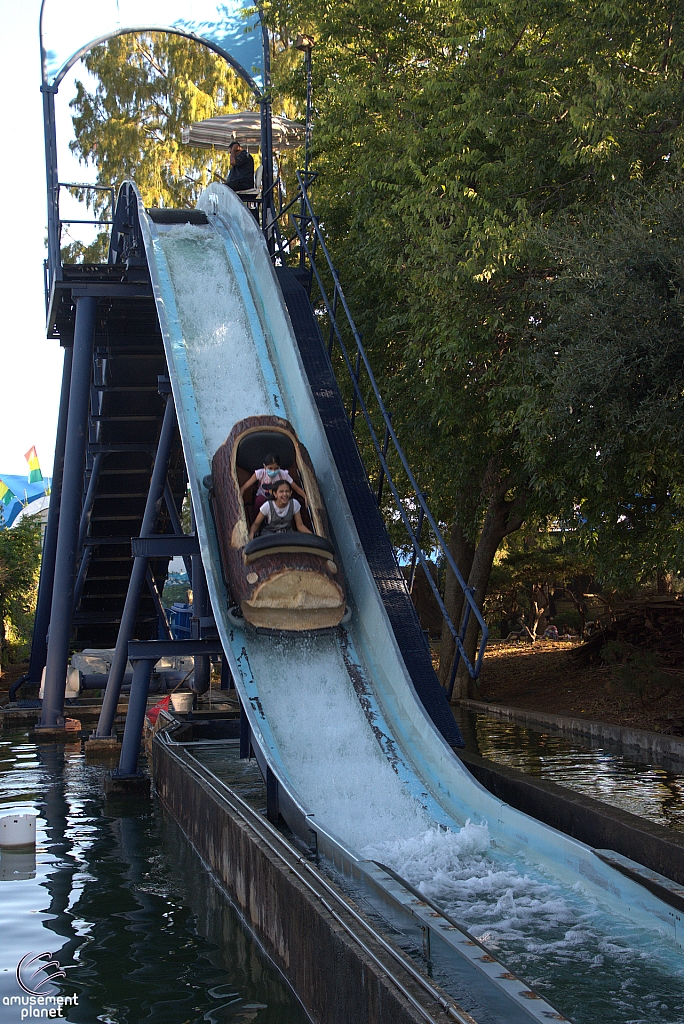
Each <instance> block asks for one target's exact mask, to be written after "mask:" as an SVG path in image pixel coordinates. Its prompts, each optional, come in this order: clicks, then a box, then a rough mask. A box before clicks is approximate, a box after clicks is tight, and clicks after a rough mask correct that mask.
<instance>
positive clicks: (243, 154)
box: [226, 139, 254, 192]
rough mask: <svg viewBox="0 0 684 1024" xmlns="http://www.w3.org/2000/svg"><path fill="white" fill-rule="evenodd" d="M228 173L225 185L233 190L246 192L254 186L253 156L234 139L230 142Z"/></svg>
mask: <svg viewBox="0 0 684 1024" xmlns="http://www.w3.org/2000/svg"><path fill="white" fill-rule="evenodd" d="M228 152H229V153H230V174H229V175H228V180H227V181H226V185H227V186H228V188H232V190H233V192H247V191H248V190H249V189H253V188H254V157H251V156H250V155H249V153H248V152H247V150H246V149H243V148H242V146H241V145H240V143H239V142H238V141H237V139H235V140H234V141H233V142H231V144H230V149H229V151H228Z"/></svg>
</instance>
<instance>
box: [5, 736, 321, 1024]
mask: <svg viewBox="0 0 684 1024" xmlns="http://www.w3.org/2000/svg"><path fill="white" fill-rule="evenodd" d="M105 770H106V769H104V768H102V767H99V766H93V765H90V764H87V763H86V761H85V758H84V756H83V755H82V753H81V750H80V747H79V746H75V747H73V748H71V749H70V748H69V747H64V746H60V745H52V744H50V745H40V746H36V745H34V744H30V743H28V741H27V738H26V736H25V734H24V735H9V736H8V735H7V734H5V735H4V736H3V738H2V740H1V741H0V814H4V813H9V812H15V811H31V810H35V811H37V812H38V813H39V815H40V818H39V821H38V844H37V848H36V864H35V877H30V874H31V872H30V871H28V872H23V873H22V872H19V873H18V874H16V875H13V880H12V881H7V882H0V1001H1V1000H2V999H3V997H5V996H7V997H9V998H11V997H12V996H17V995H21V994H22V993H21V991H20V989H19V987H18V985H17V982H16V978H15V969H16V965H17V962H18V960H19V959H20V958H21V957H22V956H23V955H24V954H25V953H28V952H29V951H31V952H34V953H39V952H43V951H46V950H49V951H50V952H52V953H53V955H54V958H55V959H56V960H57V961H58V963H59V964H60V965H62V966H63V967H64V968H65V969H66V979H64V980H61V981H58V982H55V983H52V984H43V985H40V991H41V992H48V993H50V992H52V993H53V994H57V993H61V994H62V995H67V994H68V995H71V994H76V996H77V998H78V1004H77V1005H73V1006H69V1007H65V1008H64V1010H63V1016H62V1019H64V1020H69V1021H73V1022H79V1024H93V1022H95V1021H102V1022H104V1024H138V1022H142V1021H145V1022H146V1024H156V1022H159V1024H189V1022H195V1021H197V1022H199V1021H202V1022H205V1021H206V1022H209V1024H237V1022H247V1021H254V1022H256V1024H305V1022H306V1021H308V1017H307V1016H306V1014H305V1013H304V1011H303V1009H302V1008H301V1005H300V1004H299V1002H298V1001H297V999H296V997H295V996H294V995H293V993H292V992H291V990H290V989H289V988H288V986H287V984H286V983H285V981H284V980H283V978H282V976H281V975H280V974H279V973H278V971H277V970H276V969H275V967H274V966H273V964H272V963H271V962H270V961H269V960H268V958H267V957H266V956H265V954H264V953H263V951H262V950H261V949H260V947H259V946H258V945H257V943H256V942H255V941H254V940H253V938H252V937H251V936H250V935H249V933H248V932H247V931H246V929H245V928H244V927H243V925H242V924H241V922H240V920H239V918H238V915H237V913H236V912H235V910H234V909H233V908H232V907H231V905H230V904H229V903H228V901H227V900H226V899H225V898H224V896H223V895H222V894H221V892H220V890H219V889H218V888H217V887H216V886H215V885H214V884H213V883H212V881H211V880H210V878H209V877H208V875H207V873H206V871H205V869H204V868H203V866H202V864H201V862H200V860H199V858H198V857H197V855H196V854H195V853H194V851H193V850H192V847H191V846H190V845H189V844H188V843H187V841H186V840H185V838H184V836H183V834H182V833H181V832H180V830H179V829H178V827H177V826H176V825H175V823H174V822H173V821H172V820H171V819H170V818H169V817H168V816H167V815H164V814H162V813H161V811H160V809H159V807H158V806H154V807H153V806H152V805H150V804H149V803H141V804H140V805H138V806H136V807H131V806H129V807H128V809H126V808H122V807H116V808H113V807H112V806H111V805H109V804H105V803H104V801H103V797H102V796H101V783H102V777H103V775H104V772H105ZM3 863H4V864H5V866H6V867H7V866H8V865H7V861H6V858H2V859H0V873H1V872H2V866H3ZM26 875H28V876H29V877H26ZM43 978H44V974H41V975H39V976H38V978H37V979H36V982H37V983H40V982H41V981H42V979H43ZM36 982H34V983H33V984H34V985H35V984H36ZM15 1018H16V1020H17V1021H19V1020H20V1009H19V1007H17V1006H12V1007H10V1008H9V1009H7V1004H5V1005H4V1006H3V1008H2V1012H1V1013H0V1019H2V1021H3V1024H5V1021H6V1024H13V1021H14V1019H15Z"/></svg>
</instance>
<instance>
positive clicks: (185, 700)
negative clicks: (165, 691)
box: [171, 693, 195, 714]
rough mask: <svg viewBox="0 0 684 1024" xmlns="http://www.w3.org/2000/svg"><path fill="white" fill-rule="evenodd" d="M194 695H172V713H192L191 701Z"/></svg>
mask: <svg viewBox="0 0 684 1024" xmlns="http://www.w3.org/2000/svg"><path fill="white" fill-rule="evenodd" d="M194 696H195V695H194V693H172V694H171V704H172V706H173V710H174V711H180V712H181V713H183V714H187V712H188V711H192V701H193V698H194Z"/></svg>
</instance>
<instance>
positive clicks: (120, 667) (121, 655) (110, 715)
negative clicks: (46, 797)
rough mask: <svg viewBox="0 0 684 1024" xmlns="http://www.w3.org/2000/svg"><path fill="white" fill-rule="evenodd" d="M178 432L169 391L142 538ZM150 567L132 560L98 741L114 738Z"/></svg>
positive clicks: (153, 517)
mask: <svg viewBox="0 0 684 1024" xmlns="http://www.w3.org/2000/svg"><path fill="white" fill-rule="evenodd" d="M175 432H176V413H175V409H174V406H173V396H172V395H171V392H170V391H169V392H168V393H167V395H166V408H165V410H164V420H163V422H162V428H161V433H160V435H159V444H158V445H157V455H156V458H155V460H154V469H153V470H152V479H151V480H150V489H149V491H148V493H147V501H146V503H145V513H144V515H143V521H142V526H141V529H140V535H141V536H142V537H147V536H149V535H150V534H151V533H153V532H154V528H155V526H156V525H157V518H158V516H159V509H160V507H161V503H162V498H163V496H164V484H165V482H166V476H167V473H168V467H169V458H170V456H171V447H172V445H173V439H174V435H175ZM147 566H148V558H147V556H146V555H137V556H136V558H135V559H134V561H133V568H132V570H131V578H130V581H129V584H128V592H127V594H126V602H125V604H124V610H123V613H122V615H121V623H120V625H119V633H118V636H117V640H116V649H115V651H114V657H113V658H112V664H111V667H110V669H109V679H108V681H107V689H106V690H105V695H104V700H103V702H102V711H101V712H100V718H99V721H98V723H97V729H96V730H95V733H94V735H95V737H96V738H97V739H102V738H104V737H109V736H111V735H112V727H113V725H114V718H115V716H116V706H117V704H118V702H119V694H120V693H121V685H122V683H123V677H124V672H125V671H126V662H127V661H128V641H129V640H130V639H131V638H132V636H133V630H134V628H135V620H136V618H137V615H138V605H139V604H140V595H141V593H142V588H143V586H144V584H145V579H146V576H147Z"/></svg>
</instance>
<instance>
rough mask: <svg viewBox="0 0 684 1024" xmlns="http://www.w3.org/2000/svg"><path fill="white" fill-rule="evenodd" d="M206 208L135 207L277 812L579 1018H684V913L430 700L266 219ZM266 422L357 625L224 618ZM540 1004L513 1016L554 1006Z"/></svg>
mask: <svg viewBox="0 0 684 1024" xmlns="http://www.w3.org/2000/svg"><path fill="white" fill-rule="evenodd" d="M198 206H199V208H200V209H201V210H203V211H204V212H205V213H206V215H207V223H206V224H192V225H191V224H173V225H163V224H154V223H152V221H151V220H149V219H148V218H147V216H146V215H145V212H144V210H143V209H142V206H141V208H140V216H141V221H142V224H143V231H144V235H145V244H146V249H147V255H148V262H149V265H150V272H151V276H152V281H153V286H154V290H155V298H156V301H157V307H158V311H159V318H160V324H161V328H162V333H163V335H164V343H165V346H166V352H167V360H168V365H169V373H170V376H171V382H172V386H173V392H174V398H175V402H176V408H177V413H178V420H179V425H180V430H181V436H182V440H183V447H184V451H185V457H186V462H187V467H188V473H189V478H190V486H191V490H192V496H193V503H194V507H195V512H196V521H197V531H198V535H199V538H200V546H201V552H202V559H203V563H204V566H205V570H206V574H207V580H208V587H209V592H210V597H211V604H212V609H213V612H214V616H215V619H216V622H217V626H218V629H219V633H220V635H221V640H222V643H223V646H224V649H225V651H226V652H227V655H228V657H229V660H230V663H231V670H232V672H233V676H234V678H235V681H236V687H237V689H238V692H239V694H240V698H241V700H242V703H243V706H244V707H245V710H246V713H247V716H248V718H249V723H250V727H251V731H252V736H253V743H254V745H255V748H258V756H259V758H260V764H261V765H262V768H268V769H269V770H270V771H271V772H272V773H273V775H274V777H275V778H276V779H277V780H278V783H279V787H280V806H281V810H282V811H283V813H284V814H285V816H286V817H288V816H289V817H290V820H291V821H292V820H294V819H297V821H298V822H299V824H300V826H301V824H302V823H304V824H306V825H307V826H308V828H309V830H310V831H311V832H312V833H315V834H316V837H317V844H318V849H319V851H321V852H323V853H324V854H328V855H329V856H330V858H331V859H332V860H335V862H336V863H338V864H344V865H347V867H348V866H349V865H353V866H354V871H355V872H356V873H357V874H358V875H363V874H364V872H371V873H372V870H373V865H372V864H371V863H370V862H371V861H378V862H381V863H383V864H386V865H388V866H389V867H390V868H392V869H393V870H394V871H396V872H397V873H398V874H400V875H401V876H402V877H404V878H406V879H407V881H409V882H410V883H411V884H412V885H413V886H415V887H416V888H418V889H419V890H420V891H421V892H423V893H425V895H426V896H428V897H430V898H431V899H434V900H435V901H436V902H438V903H440V905H442V906H444V907H445V908H446V909H447V910H449V911H450V913H451V914H452V915H453V916H454V917H455V918H457V919H458V920H459V921H460V922H462V923H463V924H464V925H465V926H466V927H467V928H469V929H470V931H471V932H472V933H473V934H474V935H475V936H476V937H478V938H481V939H482V940H483V941H484V942H485V943H486V944H487V945H488V947H490V948H491V949H492V951H493V953H494V955H496V956H498V955H501V956H502V957H504V958H505V959H506V961H507V963H508V964H509V965H511V966H512V967H513V968H514V969H515V970H517V971H518V972H519V973H520V974H521V975H523V976H524V977H525V978H526V980H527V982H528V983H529V984H531V985H533V986H534V987H535V988H536V989H537V990H538V991H539V992H542V993H544V994H545V995H547V996H548V998H550V999H551V1000H552V1001H553V1002H554V1003H555V1004H556V1005H558V1006H559V1007H560V1008H561V1009H562V1010H563V1012H564V1013H566V1014H567V1015H568V1016H570V1017H573V1018H574V1019H576V1020H577V1021H587V1022H589V1021H595V1020H598V1019H601V1020H602V1021H612V1022H623V1021H624V1022H627V1021H630V1022H636V1021H642V1020H643V1021H648V1022H649V1024H653V1022H662V1024H674V1022H677V1021H683V1022H684V980H683V978H682V963H681V949H680V946H681V940H682V922H681V916H680V915H679V914H678V913H677V911H675V910H674V909H673V908H671V907H669V906H667V905H665V904H664V903H662V902H660V901H659V900H658V899H657V898H656V897H655V896H653V895H651V894H650V893H649V892H647V891H646V890H645V889H643V888H642V887H641V886H639V885H637V884H636V883H634V882H632V881H631V880H629V879H628V878H625V877H624V876H623V875H621V874H619V873H618V872H616V871H614V870H613V869H612V868H610V867H609V866H607V865H606V864H604V863H603V862H602V861H601V860H600V859H599V858H598V857H597V856H596V855H595V854H594V853H593V852H592V851H591V850H590V849H589V848H588V847H586V846H584V845H583V844H581V843H578V842H576V841H574V840H572V839H570V838H569V837H567V836H564V835H562V834H560V833H558V832H555V831H554V830H553V829H550V828H548V827H547V826H544V825H542V824H541V823H539V822H537V821H535V820H533V819H531V818H528V817H527V816H526V815H524V814H522V813H520V812H518V811H515V810H514V809H512V808H510V807H508V806H507V805H505V804H502V803H501V802H500V801H499V800H497V799H496V798H494V797H493V796H492V795H491V794H489V793H488V792H487V791H486V790H485V789H483V787H481V786H480V785H479V784H478V783H477V782H476V781H475V780H474V779H473V778H472V776H470V774H469V773H468V772H467V771H466V770H465V769H464V768H463V766H462V764H461V763H460V761H459V760H458V759H457V758H456V757H455V755H454V754H453V752H452V750H451V749H450V748H449V746H448V745H447V743H446V742H445V741H444V739H443V738H442V737H441V735H440V734H439V732H438V731H437V730H436V728H435V726H434V725H433V723H432V722H431V721H430V719H429V718H428V716H427V714H426V713H425V710H424V708H423V707H422V705H421V704H420V702H419V701H418V699H417V697H416V694H415V690H414V688H413V685H412V682H411V679H410V677H409V675H408V672H407V670H406V667H405V665H404V663H403V661H402V658H401V655H400V652H399V649H398V646H397V643H396V640H395V637H394V635H393V633H392V630H391V627H390V624H389V621H388V619H387V615H386V612H385V609H384V607H383V604H382V601H381V600H380V596H379V594H378V590H377V587H376V585H375V582H374V580H373V578H372V576H371V574H370V571H369V568H368V565H367V562H366V559H365V557H364V554H363V550H362V547H361V544H360V542H359V538H358V535H357V533H356V529H355V526H354V520H353V517H352V514H351V512H350V509H349V507H348V505H347V502H346V498H345V494H344V489H343V487H342V485H341V482H340V478H339V476H338V473H337V469H336V466H335V463H334V460H333V459H332V457H331V454H330V449H329V447H328V442H327V439H326V436H325V432H324V430H323V428H322V425H321V422H320V419H319V417H318V413H317V410H316V407H315V405H314V401H313V398H312V395H311V391H310V388H309V385H308V383H307V381H306V377H305V374H304V371H303V367H302V363H301V359H300V356H299V352H298V349H297V344H296V339H295V337H294V335H293V331H292V326H291V324H290V321H289V318H288V315H287V311H286V308H285V305H284V302H283V299H282V295H281V293H280V290H279V287H278V284H277V280H276V277H275V273H274V270H273V268H272V265H271V261H270V258H269V255H268V252H267V249H266V246H265V244H264V241H263V238H262V236H261V234H260V232H259V230H258V227H257V224H256V222H255V220H254V218H253V217H252V215H251V214H250V213H249V212H248V211H247V210H246V209H245V208H244V207H243V206H242V204H241V203H240V201H239V200H238V199H237V197H235V196H234V195H233V194H232V193H231V192H230V191H229V190H228V189H226V188H225V187H224V186H221V185H212V186H210V187H209V189H208V190H207V191H206V192H205V193H204V194H203V196H202V197H201V199H200V202H199V204H198ZM264 415H266V416H268V415H271V416H283V417H285V418H286V419H288V420H289V421H290V422H291V423H292V425H293V427H294V429H295V431H296V433H297V435H298V437H299V438H300V440H301V441H302V443H303V444H305V445H306V447H307V448H308V450H309V453H310V455H311V459H312V463H313V466H314V469H315V471H316V475H317V478H318V481H319V485H320V488H321V492H322V494H323V497H324V500H325V503H326V506H327V510H328V515H329V519H330V525H331V530H332V536H333V541H334V544H335V548H336V550H337V552H338V554H339V560H340V564H341V569H342V571H343V572H344V577H345V580H346V583H347V590H348V595H349V602H350V605H351V607H352V619H351V622H350V624H349V626H348V627H347V629H346V630H344V631H339V632H336V633H331V634H328V635H324V636H316V637H308V638H302V637H297V638H294V637H292V636H291V635H290V636H287V635H281V636H263V635H257V634H256V633H254V632H252V631H242V630H239V629H236V628H235V627H234V625H232V624H231V622H230V621H229V619H228V617H227V612H228V606H229V601H228V595H227V592H226V587H225V583H224V579H223V573H222V568H221V562H220V558H219V550H218V544H217V538H216V534H215V530H214V524H213V519H212V514H211V509H210V505H209V495H208V491H207V489H206V487H205V486H204V484H203V481H204V478H205V477H206V476H207V475H208V474H209V473H210V471H211V460H212V457H213V455H214V453H215V451H216V449H217V448H218V447H219V445H221V444H222V443H223V442H224V441H225V439H226V438H227V436H228V434H229V433H230V431H231V429H232V427H233V425H234V424H235V423H236V422H237V421H238V420H240V419H245V418H247V417H249V416H264ZM300 830H301V829H300ZM578 972H581V974H582V976H583V978H584V979H585V981H584V982H582V983H579V984H578ZM499 976H500V977H505V976H504V975H499ZM493 983H494V982H493ZM497 984H499V985H502V984H503V983H502V982H497ZM519 987H520V985H519V984H518V988H519ZM518 1002H519V1003H520V1000H518ZM547 1010H548V1007H547V1009H546V1010H544V1013H546V1012H547ZM526 1012H527V1011H525V1010H524V1008H523V1009H520V1010H519V1011H517V1010H516V1013H518V1014H519V1015H518V1016H513V1015H511V1016H510V1017H509V1018H508V1019H509V1020H511V1021H512V1020H514V1019H515V1020H518V1019H520V1020H524V1019H529V1020H533V1019H538V1020H541V1019H543V1016H544V1013H542V1012H541V1011H540V1013H538V1014H537V1013H535V1012H534V1008H533V1007H530V1010H529V1015H528V1016H526V1015H525V1014H526ZM478 1019H480V1020H483V1021H484V1020H485V1019H487V1017H486V1013H485V1014H483V1016H482V1017H480V1018H478ZM489 1019H491V1020H495V1019H503V1018H501V1017H496V1015H494V1016H492V1017H490V1018H489Z"/></svg>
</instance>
